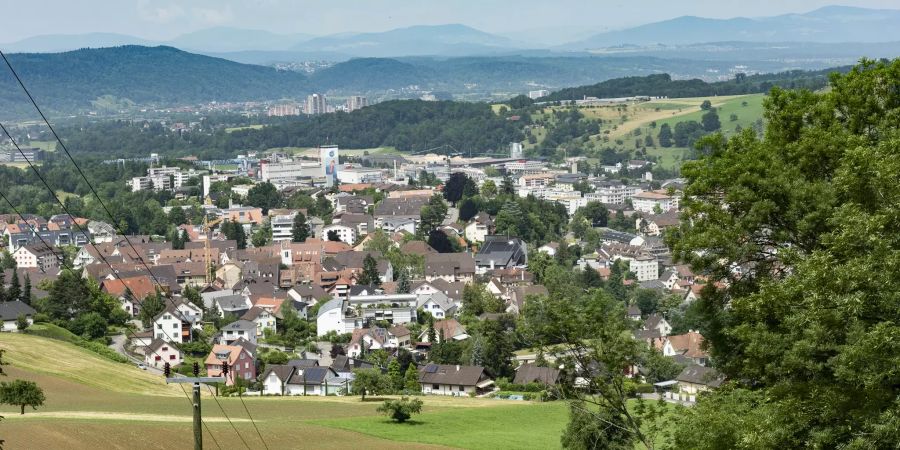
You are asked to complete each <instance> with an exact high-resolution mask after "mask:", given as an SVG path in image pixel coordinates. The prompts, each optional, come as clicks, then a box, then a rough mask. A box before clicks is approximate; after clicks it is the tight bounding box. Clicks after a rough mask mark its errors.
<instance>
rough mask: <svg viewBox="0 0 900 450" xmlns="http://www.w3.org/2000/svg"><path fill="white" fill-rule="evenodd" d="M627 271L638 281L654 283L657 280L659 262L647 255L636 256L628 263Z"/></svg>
mask: <svg viewBox="0 0 900 450" xmlns="http://www.w3.org/2000/svg"><path fill="white" fill-rule="evenodd" d="M628 271H629V272H631V273H634V275H635V277H636V278H637V280H638V281H654V280H657V279H658V278H659V261H657V260H656V258H655V257H654V256H652V255H649V254H642V255H638V256H637V257H635V258H633V259H631V260H629V261H628Z"/></svg>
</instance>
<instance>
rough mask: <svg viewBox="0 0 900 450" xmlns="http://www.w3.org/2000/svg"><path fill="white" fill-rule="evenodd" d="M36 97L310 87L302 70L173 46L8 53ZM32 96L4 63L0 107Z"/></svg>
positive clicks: (64, 103) (67, 103) (174, 100)
mask: <svg viewBox="0 0 900 450" xmlns="http://www.w3.org/2000/svg"><path fill="white" fill-rule="evenodd" d="M9 58H10V61H11V62H12V64H13V67H15V68H16V70H17V71H18V72H19V75H20V76H21V77H22V79H23V80H25V83H26V85H27V86H28V87H29V89H30V90H31V91H32V94H34V96H35V97H36V99H37V100H38V103H39V104H40V105H42V106H45V107H46V108H47V109H49V110H51V111H67V112H75V111H83V110H87V109H89V108H91V106H92V105H91V102H92V101H94V100H96V99H97V98H98V97H101V96H104V95H111V96H114V97H117V98H119V99H128V100H131V101H133V102H135V103H139V104H164V105H172V104H187V103H193V102H208V101H212V100H218V101H237V100H257V99H258V100H263V99H272V98H279V97H281V96H288V95H290V96H297V95H298V93H305V92H306V91H307V90H308V89H307V87H306V86H307V84H308V80H307V79H306V77H305V76H304V75H303V74H300V73H296V72H285V71H278V70H275V69H274V68H271V67H263V66H255V65H250V64H240V63H236V62H232V61H228V60H225V59H219V58H212V57H209V56H203V55H196V54H192V53H188V52H184V51H181V50H178V49H176V48H172V47H142V46H135V45H128V46H122V47H111V48H103V49H82V50H75V51H71V52H65V53H18V54H11V55H9ZM27 106H28V105H27V99H26V98H25V97H24V96H23V94H22V92H21V90H20V89H19V88H18V87H17V86H16V85H15V81H14V80H13V78H12V77H11V76H10V75H8V72H6V71H4V74H3V75H2V76H0V110H2V111H5V112H6V113H7V114H9V113H10V112H12V113H15V112H18V111H22V110H23V108H26V107H27Z"/></svg>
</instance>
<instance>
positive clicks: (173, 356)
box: [169, 355, 462, 389]
mask: <svg viewBox="0 0 900 450" xmlns="http://www.w3.org/2000/svg"><path fill="white" fill-rule="evenodd" d="M169 359H170V360H174V359H175V355H169ZM460 389H462V386H460Z"/></svg>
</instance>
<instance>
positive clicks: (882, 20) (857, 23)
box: [557, 6, 900, 51]
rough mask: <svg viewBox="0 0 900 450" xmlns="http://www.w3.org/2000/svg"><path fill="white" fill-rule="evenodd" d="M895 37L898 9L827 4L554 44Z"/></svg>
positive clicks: (674, 22) (683, 20)
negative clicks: (796, 11) (805, 9)
mask: <svg viewBox="0 0 900 450" xmlns="http://www.w3.org/2000/svg"><path fill="white" fill-rule="evenodd" d="M722 41H743V42H818V43H825V42H834V43H836V42H890V41H900V10H894V9H866V8H853V7H847V6H827V7H824V8H820V9H817V10H815V11H812V12H808V13H805V14H785V15H780V16H773V17H759V18H744V17H738V18H733V19H707V18H703V17H694V16H684V17H678V18H675V19H671V20H665V21H662V22H656V23H651V24H647V25H641V26H638V27H634V28H629V29H625V30H619V31H610V32H606V33H600V34H597V35H594V36H591V37H589V38H587V39H584V40H580V41H576V42H571V43H568V44H564V45H561V46H559V47H557V49H558V50H570V51H571V50H591V49H596V48H603V47H614V46H619V45H653V44H666V45H685V44H697V43H704V42H722Z"/></svg>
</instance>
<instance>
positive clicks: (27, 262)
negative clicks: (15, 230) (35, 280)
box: [12, 244, 63, 271]
mask: <svg viewBox="0 0 900 450" xmlns="http://www.w3.org/2000/svg"><path fill="white" fill-rule="evenodd" d="M12 256H13V259H14V260H15V261H16V267H18V268H21V269H26V268H30V267H36V268H38V269H41V271H47V270H50V269H53V268H57V267H59V265H60V261H61V260H62V258H63V254H62V250H59V249H56V248H54V247H48V246H46V245H43V244H35V245H24V246H22V247H19V248H18V249H17V250H16V251H14V252H13V254H12Z"/></svg>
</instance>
